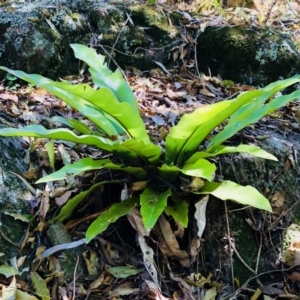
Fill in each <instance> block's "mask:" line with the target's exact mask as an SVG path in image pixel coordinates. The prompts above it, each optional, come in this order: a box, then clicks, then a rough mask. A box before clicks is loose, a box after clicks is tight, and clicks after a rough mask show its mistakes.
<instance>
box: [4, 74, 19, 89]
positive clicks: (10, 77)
mask: <svg viewBox="0 0 300 300" xmlns="http://www.w3.org/2000/svg"><path fill="white" fill-rule="evenodd" d="M5 79H6V81H7V85H8V87H9V88H10V90H16V89H17V88H18V87H19V86H20V85H19V84H18V83H16V82H15V81H16V80H17V79H18V78H17V77H15V76H13V75H11V74H7V75H6V77H5Z"/></svg>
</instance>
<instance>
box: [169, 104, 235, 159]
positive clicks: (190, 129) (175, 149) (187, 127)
mask: <svg viewBox="0 0 300 300" xmlns="http://www.w3.org/2000/svg"><path fill="white" fill-rule="evenodd" d="M229 105H230V101H223V102H219V103H216V104H213V105H207V106H204V107H201V108H197V109H195V110H194V112H193V113H191V114H186V115H183V116H182V118H181V119H180V121H179V123H178V124H177V125H176V126H174V127H173V128H172V129H171V131H170V134H169V135H168V136H167V138H166V154H165V163H166V164H167V165H170V164H171V163H174V164H176V161H177V157H178V155H179V153H180V151H182V149H183V147H184V145H185V144H186V142H187V140H188V139H189V138H191V137H192V136H193V134H194V133H195V131H196V130H197V128H199V126H201V125H203V124H205V123H206V122H208V121H209V120H210V119H211V118H212V117H213V116H215V115H216V114H217V113H218V112H220V111H222V110H223V109H225V108H226V107H228V106H229ZM205 137H206V136H204V137H203V138H205ZM201 138H202V137H198V139H197V140H198V141H199V143H200V142H201Z"/></svg>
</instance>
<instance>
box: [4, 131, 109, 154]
mask: <svg viewBox="0 0 300 300" xmlns="http://www.w3.org/2000/svg"><path fill="white" fill-rule="evenodd" d="M0 136H30V137H37V138H48V139H56V140H64V141H69V142H73V143H77V144H86V145H90V146H94V147H97V148H99V149H102V150H106V151H109V152H111V151H112V150H113V147H114V145H113V142H112V141H110V140H108V139H105V138H102V137H98V136H91V135H80V136H77V135H76V134H75V133H74V132H72V131H71V130H69V129H65V128H61V129H50V130H47V129H46V128H45V127H43V126H41V125H29V126H25V127H23V128H20V129H18V128H2V129H0Z"/></svg>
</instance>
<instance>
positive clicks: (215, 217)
mask: <svg viewBox="0 0 300 300" xmlns="http://www.w3.org/2000/svg"><path fill="white" fill-rule="evenodd" d="M256 130H257V133H258V134H259V131H260V130H259V129H256ZM261 133H262V132H261ZM263 134H264V135H265V134H266V132H264V133H263ZM299 141H300V136H299V134H298V133H296V134H295V133H290V134H288V136H287V138H285V137H283V136H282V135H281V134H279V133H276V132H269V138H267V139H266V140H265V141H263V142H261V145H260V146H261V147H262V148H263V149H265V150H266V151H268V152H270V153H272V154H273V155H275V156H276V157H277V158H278V162H276V161H271V160H264V159H260V158H256V157H253V156H250V155H246V154H239V155H230V156H222V157H221V160H220V165H221V169H222V176H223V178H224V179H226V180H232V181H235V182H237V183H239V184H241V185H252V186H254V187H255V188H257V189H258V190H259V191H260V192H261V193H262V194H264V195H265V196H266V197H268V199H269V200H270V201H271V204H272V206H273V210H274V212H275V213H273V214H269V213H262V214H261V213H258V212H257V211H254V210H252V209H243V210H240V208H241V207H238V206H236V205H235V204H234V203H233V202H231V201H227V207H228V211H229V212H228V220H229V228H230V235H231V238H232V243H233V245H234V246H235V248H236V250H237V251H238V253H239V254H240V256H241V257H242V259H243V260H244V261H245V262H246V263H247V264H248V266H249V267H250V268H252V269H253V270H255V267H256V260H257V255H258V249H259V245H260V244H261V247H262V249H261V254H260V257H259V264H258V274H260V273H263V272H266V271H270V270H273V267H274V266H276V265H277V266H278V264H279V259H280V257H281V255H282V253H281V252H280V249H281V243H282V239H281V237H282V235H283V234H284V232H285V230H286V229H287V228H288V226H289V224H290V223H294V224H297V225H299V224H300V213H299V207H298V205H299V204H298V202H299V197H300V185H299V182H300V172H299V171H300V170H299V164H298V163H297V162H298V161H299V159H300V152H299V150H300V142H299ZM276 201H277V204H274V203H276ZM214 202H217V203H216V204H215V203H214ZM212 203H214V205H213V207H217V209H216V208H214V209H213V210H209V209H208V214H207V217H208V222H207V227H206V230H205V232H204V236H203V238H204V240H205V242H204V244H203V245H204V249H205V259H204V260H205V261H206V263H207V266H208V269H209V271H211V272H212V274H219V275H220V279H221V280H223V281H224V282H227V283H228V282H231V281H232V278H231V264H232V265H233V271H234V276H235V278H237V279H238V280H239V281H240V282H241V283H244V282H245V281H246V280H247V279H249V277H250V276H253V275H254V274H253V273H251V272H250V271H249V269H247V268H246V267H245V266H244V264H243V263H242V262H241V260H240V259H239V258H238V256H237V255H235V254H233V255H232V261H231V259H230V255H229V252H228V249H229V246H228V232H227V225H226V224H227V217H226V214H225V208H224V203H223V202H222V201H221V200H217V199H213V200H212ZM274 205H275V206H274ZM276 205H277V206H278V207H276ZM237 208H238V210H236V209H237ZM276 210H277V211H276ZM271 245H272V247H273V248H272V249H271V248H270V247H271ZM260 279H263V280H269V279H270V277H269V275H268V274H267V275H265V276H264V277H263V278H261V277H260Z"/></svg>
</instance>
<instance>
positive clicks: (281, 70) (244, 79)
mask: <svg viewBox="0 0 300 300" xmlns="http://www.w3.org/2000/svg"><path fill="white" fill-rule="evenodd" d="M197 42H198V46H197V57H198V64H199V68H200V70H201V71H202V72H204V73H205V74H207V73H208V72H209V71H210V72H211V74H212V75H213V76H217V75H220V76H221V77H222V79H230V80H233V81H235V82H238V83H247V84H251V85H260V86H264V85H267V84H269V83H271V82H274V81H277V80H279V79H283V78H288V77H290V76H293V75H295V74H297V73H299V71H300V60H299V52H298V49H297V47H296V46H295V45H294V43H293V42H292V41H291V40H290V38H289V37H288V36H287V35H285V34H282V33H280V32H278V31H276V30H275V29H263V28H244V27H241V26H234V27H224V28H213V27H209V28H206V29H205V31H204V33H202V34H201V35H200V36H199V38H198V41H197Z"/></svg>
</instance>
